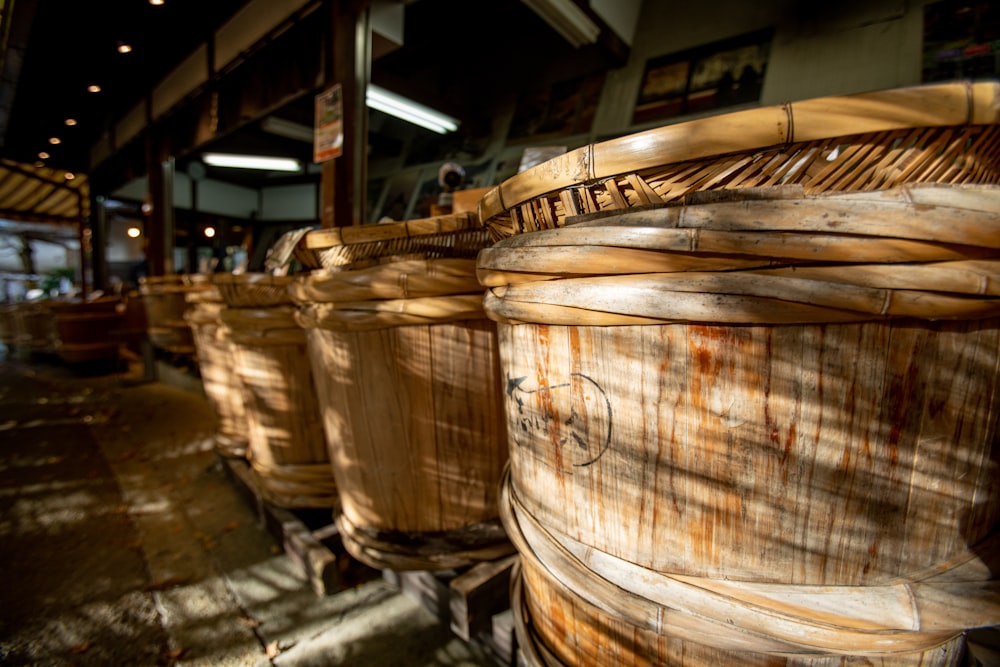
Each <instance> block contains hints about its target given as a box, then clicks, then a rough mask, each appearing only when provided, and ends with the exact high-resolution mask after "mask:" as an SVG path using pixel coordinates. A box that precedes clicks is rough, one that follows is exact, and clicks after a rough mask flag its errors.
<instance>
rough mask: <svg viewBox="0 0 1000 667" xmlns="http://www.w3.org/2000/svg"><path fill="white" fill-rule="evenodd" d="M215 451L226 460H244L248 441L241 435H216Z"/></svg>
mask: <svg viewBox="0 0 1000 667" xmlns="http://www.w3.org/2000/svg"><path fill="white" fill-rule="evenodd" d="M214 444H215V451H216V452H217V453H218V454H219V455H220V456H223V457H225V458H228V459H245V458H246V456H247V447H248V441H247V439H246V437H245V436H243V435H235V434H231V433H223V432H220V433H216V434H215V438H214Z"/></svg>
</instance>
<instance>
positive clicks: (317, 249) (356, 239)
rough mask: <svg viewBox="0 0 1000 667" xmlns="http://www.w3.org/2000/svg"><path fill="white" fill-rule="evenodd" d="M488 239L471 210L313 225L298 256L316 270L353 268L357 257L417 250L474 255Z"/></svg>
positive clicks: (428, 254)
mask: <svg viewBox="0 0 1000 667" xmlns="http://www.w3.org/2000/svg"><path fill="white" fill-rule="evenodd" d="M489 243H490V237H489V233H488V231H487V230H486V229H484V228H483V227H482V226H480V224H479V219H478V217H477V216H476V215H475V214H474V213H472V212H467V213H456V214H449V215H443V216H434V217H430V218H421V219H418V220H408V221H406V222H392V223H380V224H374V225H353V226H350V227H333V228H326V229H318V230H313V231H310V232H308V233H307V234H305V236H304V237H302V239H301V240H300V241H299V243H298V245H297V246H296V249H295V256H296V258H297V259H298V260H299V261H300V262H302V263H303V264H304V265H305V266H307V267H309V268H313V269H317V268H324V267H325V268H331V269H333V268H351V267H352V266H353V265H355V264H356V263H358V262H367V261H370V260H373V259H377V258H387V257H393V256H406V255H412V254H417V255H419V256H421V257H425V258H444V257H465V258H472V259H474V258H475V256H476V253H478V252H479V250H480V249H481V248H483V247H485V246H487V245H489Z"/></svg>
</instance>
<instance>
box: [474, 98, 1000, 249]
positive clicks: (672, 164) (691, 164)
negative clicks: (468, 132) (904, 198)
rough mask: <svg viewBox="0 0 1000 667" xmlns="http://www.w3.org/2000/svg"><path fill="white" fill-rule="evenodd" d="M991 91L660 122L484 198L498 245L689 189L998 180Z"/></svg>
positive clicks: (562, 159)
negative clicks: (540, 230) (672, 122)
mask: <svg viewBox="0 0 1000 667" xmlns="http://www.w3.org/2000/svg"><path fill="white" fill-rule="evenodd" d="M998 109H1000V84H998V83H997V82H995V81H988V82H977V83H968V82H959V83H944V84H933V85H923V86H913V87H908V88H899V89H895V90H887V91H878V92H871V93H863V94H857V95H847V96H838V97H823V98H818V99H811V100H803V101H800V102H792V103H787V104H782V105H777V106H770V107H763V108H758V109H748V110H744V111H738V112H734V113H729V114H725V115H722V116H714V117H709V118H703V119H698V120H693V121H689V122H683V123H677V124H674V125H667V126H665V127H660V128H655V129H652V130H648V131H645V132H640V133H636V134H632V135H629V136H625V137H621V138H618V139H613V140H610V141H605V142H601V143H596V144H589V145H587V146H583V147H581V148H577V149H575V150H573V151H569V152H568V153H566V154H564V155H562V156H559V157H557V158H554V159H552V160H549V161H547V162H544V163H542V164H539V165H537V166H535V167H533V168H531V169H528V170H526V171H524V172H522V173H520V174H517V175H516V176H513V177H511V178H510V179H508V180H506V181H504V182H503V183H501V184H500V185H499V186H497V187H495V188H493V189H492V190H490V191H489V192H487V193H486V194H485V195H484V196H483V198H482V199H481V200H480V203H479V209H478V215H479V218H480V220H481V221H482V223H483V224H484V225H485V226H487V227H488V228H489V229H490V232H491V234H492V238H493V239H494V240H499V239H502V238H506V237H508V236H511V235H515V234H521V233H524V232H530V231H535V230H539V229H551V228H555V227H563V226H565V225H566V224H567V223H568V222H571V221H572V218H573V217H575V216H577V215H584V214H589V213H594V212H597V211H613V210H623V209H628V208H637V207H643V206H650V205H659V204H664V203H669V202H676V201H680V200H682V199H683V198H684V197H685V196H687V195H690V194H691V193H695V192H703V191H712V190H738V189H744V188H752V187H768V186H774V185H790V184H798V185H801V186H802V187H803V188H804V189H805V191H806V192H807V193H818V192H830V191H840V192H845V191H868V190H876V189H887V188H891V187H894V186H897V185H902V184H908V183H995V182H997V178H998V168H997V159H998V158H997V153H998V142H1000V130H998V127H997V125H996V122H997V114H998Z"/></svg>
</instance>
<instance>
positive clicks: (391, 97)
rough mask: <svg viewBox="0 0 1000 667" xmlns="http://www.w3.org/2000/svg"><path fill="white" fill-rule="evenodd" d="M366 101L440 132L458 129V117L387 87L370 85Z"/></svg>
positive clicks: (375, 107) (393, 114) (399, 116)
mask: <svg viewBox="0 0 1000 667" xmlns="http://www.w3.org/2000/svg"><path fill="white" fill-rule="evenodd" d="M366 102H367V103H368V106H370V107H371V108H372V109H378V110H379V111H382V112H384V113H387V114H389V115H390V116H395V117H396V118H402V119H403V120H405V121H408V122H410V123H413V124H414V125H419V126H421V127H425V128H427V129H428V130H433V131H434V132H437V133H438V134H445V133H447V132H454V131H455V130H457V129H458V119H456V118H452V117H451V116H446V115H445V114H443V113H441V112H439V111H435V110H434V109H431V108H429V107H425V106H424V105H422V104H417V103H416V102H413V101H412V100H408V99H406V98H405V97H400V96H399V95H396V94H395V93H390V92H389V91H388V90H386V89H385V88H379V87H378V86H373V85H369V86H368V92H367V95H366Z"/></svg>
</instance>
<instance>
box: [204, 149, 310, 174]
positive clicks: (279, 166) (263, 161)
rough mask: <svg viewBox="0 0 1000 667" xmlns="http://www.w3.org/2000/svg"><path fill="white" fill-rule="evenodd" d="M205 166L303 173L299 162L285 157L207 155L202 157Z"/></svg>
mask: <svg viewBox="0 0 1000 667" xmlns="http://www.w3.org/2000/svg"><path fill="white" fill-rule="evenodd" d="M201 159H202V160H204V162H205V164H210V165H212V166H213V167H235V168H237V169H267V170H270V171H301V170H302V165H301V164H299V161H298V160H293V159H291V158H285V157H263V156H260V155H230V154H227V153H205V154H204V155H202V156H201Z"/></svg>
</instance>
